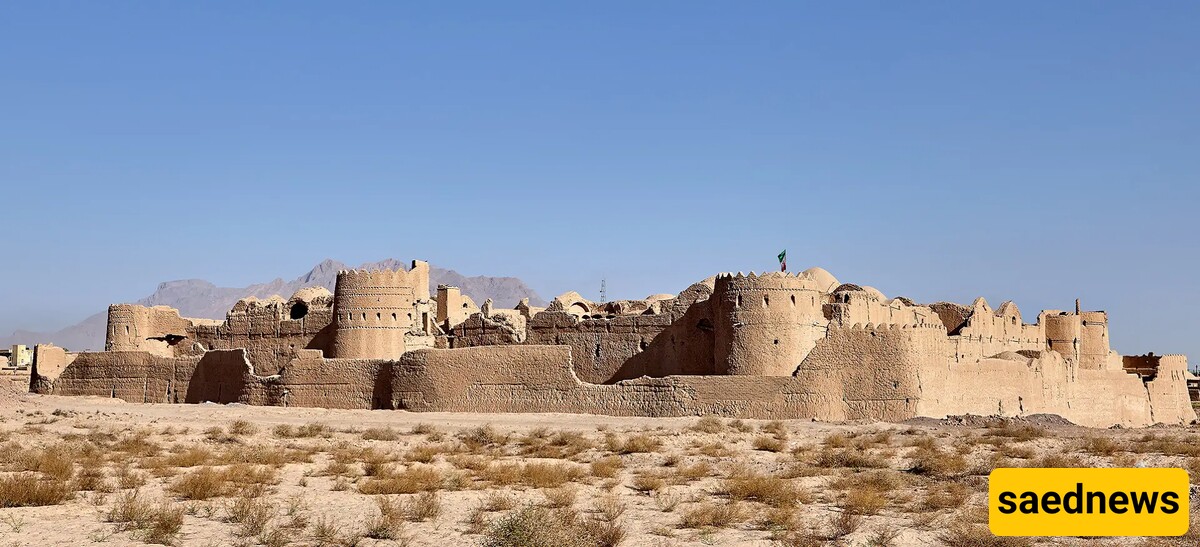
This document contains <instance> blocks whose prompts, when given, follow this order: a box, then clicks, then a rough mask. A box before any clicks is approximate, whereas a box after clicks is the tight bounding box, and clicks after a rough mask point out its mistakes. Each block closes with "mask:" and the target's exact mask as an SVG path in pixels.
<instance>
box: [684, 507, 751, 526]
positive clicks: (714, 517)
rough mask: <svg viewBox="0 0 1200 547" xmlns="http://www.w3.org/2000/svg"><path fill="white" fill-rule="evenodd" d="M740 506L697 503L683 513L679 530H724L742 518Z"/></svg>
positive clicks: (743, 516)
mask: <svg viewBox="0 0 1200 547" xmlns="http://www.w3.org/2000/svg"><path fill="white" fill-rule="evenodd" d="M744 513H745V512H744V511H742V506H741V505H740V504H738V503H737V502H734V501H730V502H726V503H715V502H711V501H706V502H702V503H697V504H695V505H692V506H691V507H688V508H687V509H686V510H684V511H683V516H682V517H681V518H680V521H679V527H680V528H725V527H727V526H730V525H732V524H734V523H737V522H741V521H742V520H743V519H744V518H745V515H744Z"/></svg>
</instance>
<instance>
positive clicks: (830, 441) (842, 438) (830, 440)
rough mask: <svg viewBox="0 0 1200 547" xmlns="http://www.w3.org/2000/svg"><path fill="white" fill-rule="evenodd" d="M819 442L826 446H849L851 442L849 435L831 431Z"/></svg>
mask: <svg viewBox="0 0 1200 547" xmlns="http://www.w3.org/2000/svg"><path fill="white" fill-rule="evenodd" d="M821 444H824V445H825V446H826V447H827V448H850V444H851V443H850V437H847V436H846V435H844V434H842V433H833V434H831V435H828V436H826V437H825V440H824V441H822V442H821Z"/></svg>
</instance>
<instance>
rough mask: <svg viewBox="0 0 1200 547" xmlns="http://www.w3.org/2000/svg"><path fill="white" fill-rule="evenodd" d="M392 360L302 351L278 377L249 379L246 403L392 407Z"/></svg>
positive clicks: (315, 406) (326, 406)
mask: <svg viewBox="0 0 1200 547" xmlns="http://www.w3.org/2000/svg"><path fill="white" fill-rule="evenodd" d="M391 369H392V363H391V361H385V360H381V359H322V358H321V357H320V355H319V354H318V353H317V352H302V353H301V355H299V356H297V357H296V359H294V360H292V361H291V362H289V363H288V364H287V365H286V366H285V367H284V368H283V370H282V371H281V372H280V373H279V374H278V375H274V376H267V377H259V376H251V377H249V378H247V381H246V384H247V386H248V389H247V397H246V398H245V399H244V400H243V401H242V402H244V403H246V404H252V405H265V406H293V407H314V408H341V409H379V408H387V409H390V408H392V397H391Z"/></svg>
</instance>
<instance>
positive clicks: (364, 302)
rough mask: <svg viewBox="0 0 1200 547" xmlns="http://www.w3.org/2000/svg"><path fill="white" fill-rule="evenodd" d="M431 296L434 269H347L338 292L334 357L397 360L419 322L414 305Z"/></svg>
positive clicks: (421, 265)
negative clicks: (430, 270) (414, 326)
mask: <svg viewBox="0 0 1200 547" xmlns="http://www.w3.org/2000/svg"><path fill="white" fill-rule="evenodd" d="M428 298H429V265H428V264H427V263H424V262H420V261H413V267H412V269H411V270H409V271H405V270H378V271H365V270H348V271H347V270H343V271H341V272H338V276H337V285H336V286H335V287H334V293H333V314H334V323H335V326H336V329H335V331H334V337H333V352H332V353H333V355H332V356H333V357H335V358H339V359H398V358H399V357H400V356H401V355H403V354H404V334H405V333H406V332H408V331H409V330H410V329H412V327H413V325H414V324H415V323H416V319H415V317H414V315H415V304H416V302H417V301H418V300H427V299H428Z"/></svg>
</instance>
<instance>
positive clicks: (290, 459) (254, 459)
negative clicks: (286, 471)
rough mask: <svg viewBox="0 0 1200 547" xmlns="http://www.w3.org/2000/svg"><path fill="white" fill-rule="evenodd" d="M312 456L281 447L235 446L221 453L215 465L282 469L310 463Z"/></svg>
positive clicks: (310, 453)
mask: <svg viewBox="0 0 1200 547" xmlns="http://www.w3.org/2000/svg"><path fill="white" fill-rule="evenodd" d="M312 454H313V452H311V451H307V450H300V449H294V448H287V447H283V446H271V445H254V446H249V445H236V446H233V447H230V448H228V449H226V450H225V451H224V452H222V453H221V454H220V455H219V456H218V458H217V461H216V462H215V463H221V464H235V463H252V464H257V465H270V466H273V467H282V466H284V465H287V464H289V463H308V462H310V461H312Z"/></svg>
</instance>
